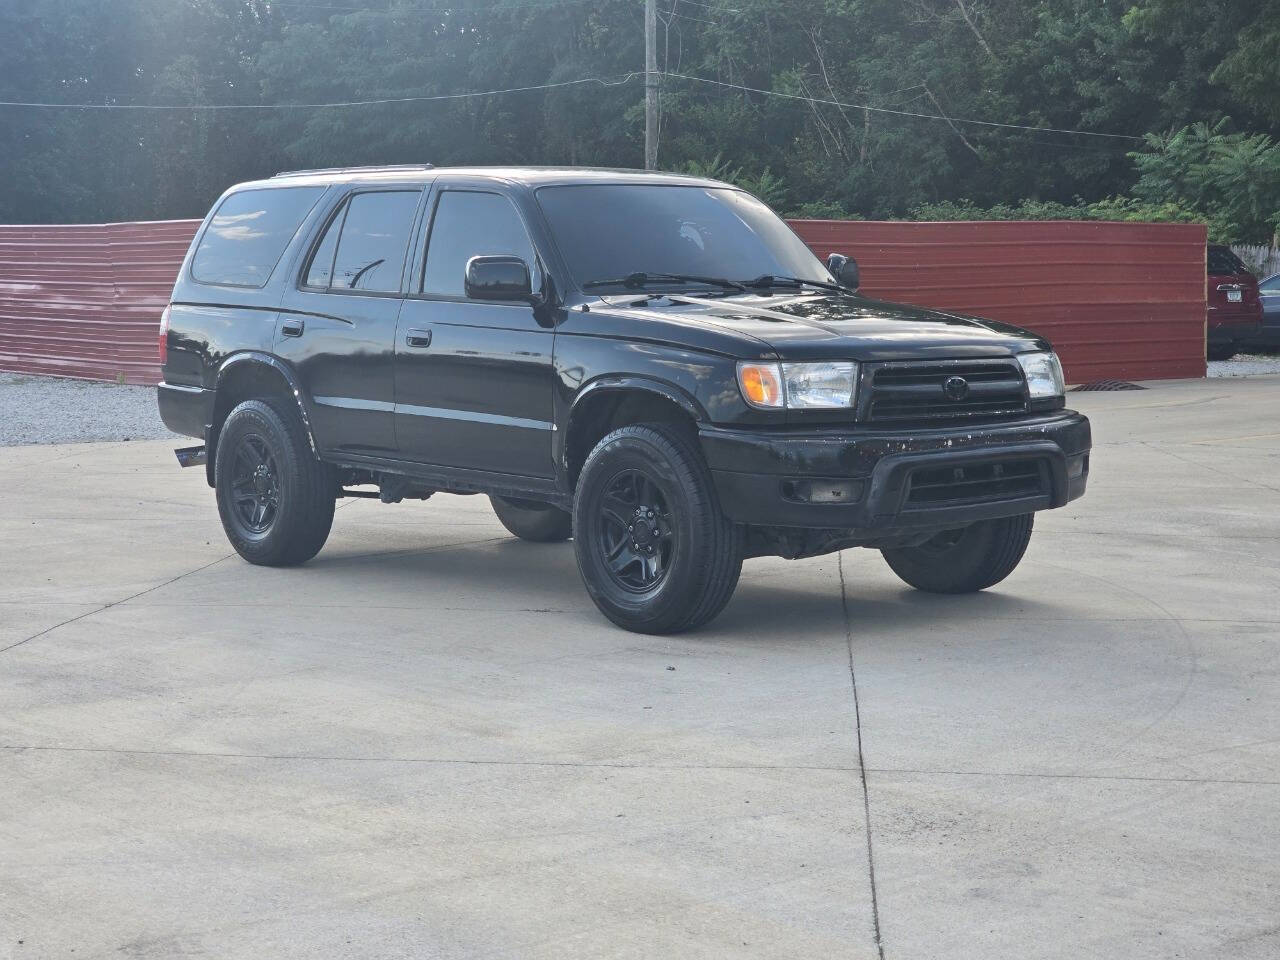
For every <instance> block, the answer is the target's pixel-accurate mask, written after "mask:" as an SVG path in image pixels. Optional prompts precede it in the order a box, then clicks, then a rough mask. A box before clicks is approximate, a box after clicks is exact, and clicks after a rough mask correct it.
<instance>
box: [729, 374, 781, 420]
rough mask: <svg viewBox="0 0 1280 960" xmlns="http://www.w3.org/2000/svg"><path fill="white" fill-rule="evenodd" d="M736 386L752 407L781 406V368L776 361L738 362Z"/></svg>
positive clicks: (770, 407)
mask: <svg viewBox="0 0 1280 960" xmlns="http://www.w3.org/2000/svg"><path fill="white" fill-rule="evenodd" d="M738 386H739V387H740V388H741V389H742V396H743V397H744V398H746V401H747V403H749V404H751V405H752V406H753V407H767V408H769V409H778V408H780V407H782V405H783V400H782V370H781V369H780V368H779V366H778V364H776V363H740V364H738Z"/></svg>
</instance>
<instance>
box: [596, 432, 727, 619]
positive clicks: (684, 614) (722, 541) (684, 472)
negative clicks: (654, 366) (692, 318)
mask: <svg viewBox="0 0 1280 960" xmlns="http://www.w3.org/2000/svg"><path fill="white" fill-rule="evenodd" d="M573 548H574V553H575V554H576V555H577V559H578V570H579V571H580V572H581V573H582V580H583V582H584V583H585V584H586V587H587V592H588V593H589V594H590V595H591V599H592V600H593V601H594V602H595V605H596V606H597V607H599V608H600V612H601V613H603V614H604V615H605V616H606V617H608V618H609V619H610V620H612V621H613V622H614V623H616V624H617V625H618V626H620V627H624V628H626V629H627V630H634V631H636V632H637V633H678V632H680V631H682V630H691V629H693V628H695V627H699V626H701V625H702V624H704V623H706V622H707V621H709V620H711V619H712V618H713V617H714V616H716V614H718V613H719V612H720V611H721V610H723V609H724V607H725V604H727V603H728V602H729V598H730V597H731V596H733V591H734V588H735V587H736V586H737V584H738V574H739V573H740V572H741V570H742V557H743V553H744V534H743V530H742V527H741V526H739V525H738V524H735V523H733V522H732V521H730V520H728V519H727V518H726V517H725V516H724V514H723V513H721V511H720V505H719V501H718V499H717V497H716V491H715V487H714V485H713V483H712V480H711V473H710V471H709V470H708V469H707V466H706V463H705V462H704V461H703V459H702V454H701V452H700V451H699V450H698V448H697V445H696V441H695V440H694V439H693V438H692V437H690V436H689V434H688V432H687V431H685V430H683V429H681V428H680V427H679V426H676V425H669V424H652V425H640V426H629V427H622V428H620V429H618V430H615V431H613V432H612V433H610V434H609V435H608V436H606V437H605V438H604V439H603V440H601V441H600V442H599V443H598V444H597V445H596V448H595V449H594V450H592V451H591V454H590V456H588V457H587V462H586V463H585V465H584V466H583V468H582V474H581V476H580V477H579V480H578V488H577V493H576V496H575V498H574V504H573Z"/></svg>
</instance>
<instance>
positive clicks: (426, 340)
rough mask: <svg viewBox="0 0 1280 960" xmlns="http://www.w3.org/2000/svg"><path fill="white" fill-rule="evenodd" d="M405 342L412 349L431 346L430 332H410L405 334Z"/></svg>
mask: <svg viewBox="0 0 1280 960" xmlns="http://www.w3.org/2000/svg"><path fill="white" fill-rule="evenodd" d="M404 342H405V344H406V345H407V346H410V347H429V346H431V331H430V330H410V331H408V332H407V333H406V334H405V338H404Z"/></svg>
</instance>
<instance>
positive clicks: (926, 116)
mask: <svg viewBox="0 0 1280 960" xmlns="http://www.w3.org/2000/svg"><path fill="white" fill-rule="evenodd" d="M662 75H663V76H664V77H672V78H674V79H676V80H692V81H695V82H697V83H707V84H711V85H713V86H717V87H727V88H729V89H731V90H742V91H745V92H747V93H759V94H763V95H764V96H767V97H782V98H783V99H786V100H800V101H804V102H805V103H816V104H822V105H825V106H829V107H843V108H845V109H849V110H869V111H871V112H872V113H889V114H893V115H894V116H899V117H914V118H915V119H918V120H942V121H944V122H948V121H949V122H951V123H970V124H974V125H976V126H980V127H998V128H1003V129H1006V130H1030V131H1034V132H1036V133H1066V134H1078V135H1079V136H1083V137H1108V138H1110V139H1113V140H1134V141H1138V142H1141V141H1142V137H1134V136H1130V135H1129V134H1127V133H1097V132H1095V131H1093V130H1064V129H1062V128H1060V127H1033V126H1027V125H1025V124H1021V123H997V122H996V121H994V120H965V119H962V118H960V117H944V116H942V115H940V114H933V113H912V112H910V111H908V110H893V109H891V108H889V107H873V106H871V105H870V104H866V103H843V102H841V101H839V100H824V99H821V98H819V97H804V96H801V95H800V94H796V93H782V92H781V91H778V90H763V89H761V88H760V87H746V86H743V85H742V84H740V83H728V82H726V81H724V80H711V79H708V78H707V77H695V76H690V75H689V74H685V73H668V72H666V71H663V72H662Z"/></svg>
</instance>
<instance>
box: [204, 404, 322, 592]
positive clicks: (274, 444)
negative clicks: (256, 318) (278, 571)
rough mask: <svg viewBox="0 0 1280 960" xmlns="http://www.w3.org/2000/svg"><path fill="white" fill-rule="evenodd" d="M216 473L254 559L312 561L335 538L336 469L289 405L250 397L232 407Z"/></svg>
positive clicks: (225, 511)
mask: <svg viewBox="0 0 1280 960" xmlns="http://www.w3.org/2000/svg"><path fill="white" fill-rule="evenodd" d="M214 480H215V487H216V490H217V497H218V513H219V515H220V516H221V517H222V528H223V529H224V530H225V531H226V533H227V539H228V540H230V541H231V545H232V546H233V547H235V550H236V553H238V554H240V556H242V557H243V558H244V559H246V560H248V561H249V562H250V563H256V564H260V565H262V566H272V567H275V566H281V567H283V566H292V565H294V564H299V563H305V562H306V561H308V560H310V559H311V558H312V557H314V556H315V555H316V554H317V553H319V552H320V548H321V547H323V546H324V542H325V540H327V539H328V537H329V530H330V528H331V527H332V526H333V510H334V502H335V499H336V498H335V493H336V487H335V484H334V481H333V476H332V473H331V471H330V469H329V468H328V467H327V466H326V465H325V464H323V463H321V462H320V461H319V460H317V459H316V458H315V456H314V455H313V454H312V452H311V446H310V444H309V443H308V441H307V438H306V434H305V432H304V431H303V427H302V423H301V422H300V420H299V418H298V415H297V412H296V411H293V410H290V409H288V408H287V407H286V406H285V405H284V404H277V403H275V402H273V401H269V400H246V401H244V402H243V403H241V404H240V405H238V406H237V407H236V408H235V409H234V410H232V411H231V413H230V414H229V415H228V416H227V419H226V422H225V423H224V424H223V426H222V430H221V432H220V433H219V434H218V445H217V448H216V451H215V460H214Z"/></svg>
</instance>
